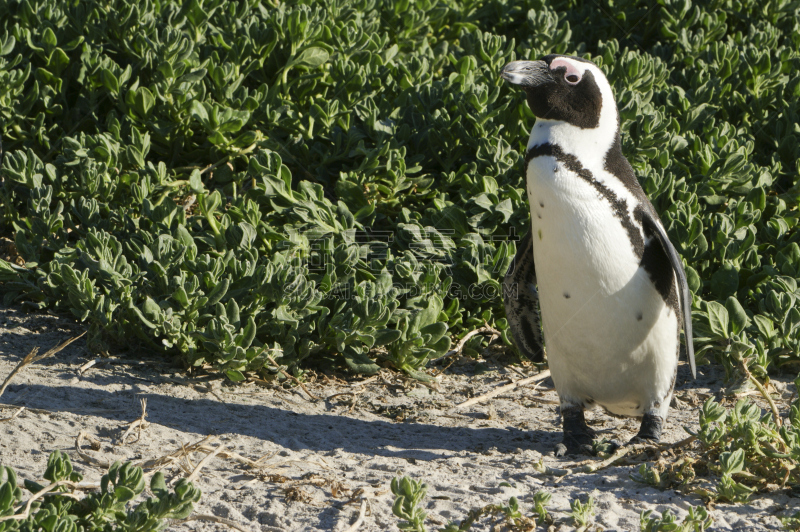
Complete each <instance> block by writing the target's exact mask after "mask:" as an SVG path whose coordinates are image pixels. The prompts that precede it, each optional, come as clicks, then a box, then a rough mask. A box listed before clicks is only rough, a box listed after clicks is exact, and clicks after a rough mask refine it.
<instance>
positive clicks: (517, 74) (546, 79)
mask: <svg viewBox="0 0 800 532" xmlns="http://www.w3.org/2000/svg"><path fill="white" fill-rule="evenodd" d="M500 77H502V78H503V79H504V80H506V81H508V82H509V83H513V84H514V85H521V86H522V88H525V89H528V88H533V87H538V86H539V85H544V84H545V83H552V82H553V81H554V80H553V76H552V75H551V74H550V67H549V66H548V64H547V63H545V62H544V61H512V62H510V63H509V64H507V65H506V66H504V67H503V71H502V72H500Z"/></svg>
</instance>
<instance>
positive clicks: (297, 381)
mask: <svg viewBox="0 0 800 532" xmlns="http://www.w3.org/2000/svg"><path fill="white" fill-rule="evenodd" d="M265 351H266V350H265ZM267 360H269V361H270V362H272V364H273V365H274V366H275V367H276V368H278V371H280V372H281V373H283V376H284V377H286V378H287V379H289V380H291V381H292V382H294V383H295V384H297V385H298V386H300V387H301V388H302V389H303V391H304V392H306V394H307V395H308V396H309V397H310V398H311V399H313V400H314V401H322V399H321V398H319V397H317V396H316V395H314V394H313V393H311V392H309V391H308V388H306V385H305V384H303V383H302V382H300V380H299V379H298V378H297V377H295V376H294V375H292V374H291V373H289V372H288V371H286V370H284V369H283V368H282V367H281V366H280V364H278V363H277V362H275V359H273V358H272V357H271V356H269V355H267Z"/></svg>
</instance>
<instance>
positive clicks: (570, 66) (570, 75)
mask: <svg viewBox="0 0 800 532" xmlns="http://www.w3.org/2000/svg"><path fill="white" fill-rule="evenodd" d="M561 67H565V68H566V69H567V71H566V72H565V73H564V79H565V80H567V83H569V84H570V85H575V84H577V83H578V82H579V81H580V80H581V78H582V77H583V72H582V71H580V70H579V69H578V67H577V66H575V63H573V62H572V61H570V60H569V59H565V58H563V57H557V58H555V59H553V60H552V61H551V62H550V70H555V69H557V68H561Z"/></svg>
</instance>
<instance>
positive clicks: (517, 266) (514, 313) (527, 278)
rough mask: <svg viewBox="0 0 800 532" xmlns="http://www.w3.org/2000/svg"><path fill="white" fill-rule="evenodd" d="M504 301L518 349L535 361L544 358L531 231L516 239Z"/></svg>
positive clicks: (506, 277) (504, 281)
mask: <svg viewBox="0 0 800 532" xmlns="http://www.w3.org/2000/svg"><path fill="white" fill-rule="evenodd" d="M503 304H504V305H505V308H506V318H507V319H508V325H509V327H510V328H511V334H512V336H513V337H514V343H515V344H516V345H517V349H519V350H520V353H521V354H523V355H525V356H526V357H527V358H528V359H530V360H532V361H534V362H542V361H543V360H544V347H543V343H542V322H541V317H540V315H539V293H538V292H537V291H536V266H535V264H534V262H533V239H532V238H531V233H530V231H529V232H528V234H527V235H526V236H525V238H523V239H522V240H521V241H520V242H519V247H518V248H517V254H516V255H515V256H514V261H513V262H512V263H511V266H509V267H508V271H507V272H506V275H505V277H504V278H503Z"/></svg>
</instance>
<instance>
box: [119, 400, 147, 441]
mask: <svg viewBox="0 0 800 532" xmlns="http://www.w3.org/2000/svg"><path fill="white" fill-rule="evenodd" d="M139 405H141V407H142V415H141V416H139V419H136V420H135V421H132V422H131V423H130V425H129V426H128V430H126V431H125V434H123V435H122V438H121V439H120V441H119V443H117V445H125V440H126V439H127V438H128V435H129V434H130V433H131V432H133V429H135V428H137V427H138V428H139V435H138V437H137V438H136V440H135V441H132V442H131V443H136V442H138V441H139V440H141V439H142V431H143V430H144V429H146V428H147V426H148V425H150V423H148V422H147V421H145V420H144V418H145V417H147V399H145V398H144V397H140V398H139Z"/></svg>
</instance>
